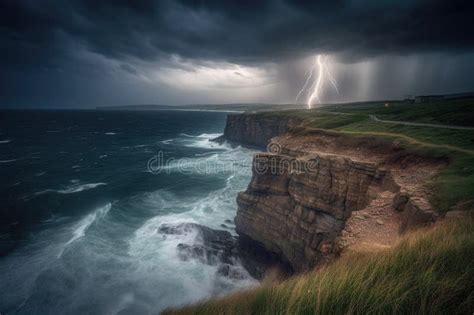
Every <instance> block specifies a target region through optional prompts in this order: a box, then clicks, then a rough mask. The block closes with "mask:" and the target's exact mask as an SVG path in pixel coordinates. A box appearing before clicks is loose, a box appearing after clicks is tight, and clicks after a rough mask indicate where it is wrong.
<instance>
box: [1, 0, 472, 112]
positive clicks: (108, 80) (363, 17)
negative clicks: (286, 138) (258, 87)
mask: <svg viewBox="0 0 474 315" xmlns="http://www.w3.org/2000/svg"><path fill="white" fill-rule="evenodd" d="M473 7H474V4H472V2H471V1H459V0H455V1H436V0H418V1H410V0H401V1H388V0H372V1H358V0H349V1H341V0H333V1H298V0H280V1H268V0H267V1H265V0H262V1H251V0H227V1H222V0H209V1H187V0H179V1H166V0H160V1H145V0H134V1H126V0H113V1H112V0H111V1H98V0H71V1H59V0H57V1H52V0H3V1H1V2H0V33H1V37H0V68H1V72H0V101H2V103H1V104H0V106H5V104H25V105H27V104H32V103H33V102H36V101H37V100H38V99H41V100H42V101H44V100H48V104H52V105H54V106H56V105H57V106H63V105H62V104H63V103H74V104H82V103H81V102H83V101H84V99H85V97H86V96H87V98H86V100H87V102H92V101H93V100H94V97H96V96H97V95H103V98H102V99H101V101H102V100H110V102H118V101H123V99H127V100H128V99H130V100H132V101H133V100H134V99H135V98H134V97H135V96H136V95H148V96H147V97H148V98H146V100H149V99H151V100H154V99H155V97H156V95H160V97H161V98H160V101H164V102H168V101H169V102H176V99H175V95H174V94H173V93H175V92H173V91H170V90H169V89H167V88H166V87H162V86H161V87H160V86H158V87H157V86H146V85H143V84H142V82H139V81H137V80H140V79H143V78H144V77H146V74H144V73H145V72H146V71H147V70H148V69H147V67H148V66H149V65H150V64H153V66H154V67H160V66H161V67H163V66H165V67H166V66H167V67H173V68H175V69H177V68H180V69H182V70H183V71H194V69H193V67H194V65H197V64H200V63H205V62H221V61H228V62H232V63H237V64H241V65H242V64H244V65H245V64H246V65H254V66H258V67H259V66H261V65H264V64H265V63H267V62H276V63H278V64H282V65H283V64H285V63H287V62H290V61H292V60H298V59H301V58H303V57H307V56H309V55H312V54H315V53H319V52H324V53H330V54H333V55H337V56H338V57H339V58H340V59H343V60H346V61H347V62H353V61H357V60H360V59H365V58H371V57H376V56H379V55H380V56H387V55H404V54H424V53H428V54H430V53H442V54H448V55H453V54H457V53H470V52H472V51H473V50H474V49H473V48H474V41H473V40H472V35H471V34H472V31H473V29H474V18H473V13H472V12H473ZM176 58H181V59H184V60H186V59H188V60H190V61H191V63H182V62H174V61H173V60H175V59H176ZM117 73H119V74H117ZM236 76H242V73H240V72H236ZM284 79H285V78H284V75H283V76H282V80H284ZM286 79H287V80H288V81H295V78H294V77H291V78H289V77H288V78H286ZM124 86H125V87H129V88H128V89H126V88H125V89H124V88H123V87H124ZM133 87H135V90H133V91H132V88H133ZM118 89H120V93H115V92H114V93H108V91H110V90H112V91H116V90H118ZM178 92H179V91H178ZM178 92H176V95H179V97H181V95H182V93H178ZM126 93H130V95H128V96H129V97H128V98H126V96H127V95H126ZM59 94H60V95H62V96H61V97H59V96H57V95H59ZM168 94H169V95H170V96H169V98H163V97H164V95H168ZM109 95H115V98H112V97H111V96H109ZM188 99H192V100H194V97H189V95H188ZM45 102H46V101H45ZM180 102H183V100H181V101H180ZM184 102H186V98H184Z"/></svg>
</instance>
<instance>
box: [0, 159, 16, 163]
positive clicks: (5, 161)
mask: <svg viewBox="0 0 474 315" xmlns="http://www.w3.org/2000/svg"><path fill="white" fill-rule="evenodd" d="M15 161H18V159H11V160H0V163H11V162H15Z"/></svg>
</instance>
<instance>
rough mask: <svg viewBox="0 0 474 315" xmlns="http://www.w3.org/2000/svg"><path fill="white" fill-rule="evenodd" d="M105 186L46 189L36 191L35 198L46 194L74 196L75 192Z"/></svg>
mask: <svg viewBox="0 0 474 315" xmlns="http://www.w3.org/2000/svg"><path fill="white" fill-rule="evenodd" d="M104 185H107V183H89V184H82V185H72V186H70V187H67V188H65V189H46V190H42V191H38V192H36V193H35V196H38V195H43V194H47V193H58V194H74V193H77V192H81V191H84V190H89V189H94V188H96V187H99V186H104Z"/></svg>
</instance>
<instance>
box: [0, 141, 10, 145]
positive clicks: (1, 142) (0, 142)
mask: <svg viewBox="0 0 474 315" xmlns="http://www.w3.org/2000/svg"><path fill="white" fill-rule="evenodd" d="M9 142H12V141H11V140H0V144H3V143H9Z"/></svg>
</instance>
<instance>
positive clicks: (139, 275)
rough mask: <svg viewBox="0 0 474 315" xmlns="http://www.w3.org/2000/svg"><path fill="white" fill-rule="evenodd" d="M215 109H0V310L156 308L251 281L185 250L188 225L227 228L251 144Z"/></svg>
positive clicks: (192, 240)
mask: <svg viewBox="0 0 474 315" xmlns="http://www.w3.org/2000/svg"><path fill="white" fill-rule="evenodd" d="M226 115H227V113H225V112H206V111H165V110H163V111H112V110H110V111H107V110H2V111H0V179H1V180H0V219H1V226H0V292H1V293H0V314H2V315H4V314H157V313H159V312H160V311H162V310H164V309H166V308H169V307H177V306H180V305H185V304H189V303H192V302H196V301H199V300H202V299H207V298H209V297H214V296H220V295H224V294H228V293H231V292H234V291H237V290H240V289H243V288H247V287H250V286H253V285H255V284H256V280H255V279H253V278H252V277H251V276H250V275H248V274H247V273H246V272H245V270H244V269H243V268H242V269H243V270H242V272H241V274H242V275H243V276H242V277H239V278H229V277H226V276H224V275H221V274H220V273H218V272H217V269H218V267H219V264H218V263H216V264H206V263H203V262H201V261H199V260H197V259H192V257H188V259H183V257H182V256H180V255H179V253H178V251H177V245H178V244H187V245H195V244H199V242H202V240H201V238H200V237H198V234H199V233H198V232H197V231H192V230H191V231H187V232H186V233H184V234H172V235H163V234H161V233H159V229H160V227H162V226H164V225H179V224H180V223H189V222H191V223H198V224H201V225H204V226H207V227H210V228H213V229H220V230H223V229H224V230H227V231H229V232H230V233H231V234H233V235H235V227H234V225H233V219H234V217H235V214H236V209H237V206H236V201H235V200H236V196H237V192H239V191H242V190H245V188H246V186H247V185H248V183H249V180H250V177H251V167H250V165H251V160H252V155H253V153H254V152H253V151H252V150H250V149H246V148H242V147H231V146H230V145H228V144H225V143H224V144H218V143H216V142H213V141H211V139H213V138H216V137H218V136H219V135H221V133H222V131H223V130H224V126H225V119H226Z"/></svg>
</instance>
